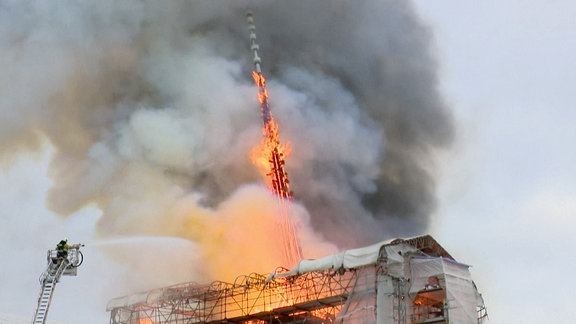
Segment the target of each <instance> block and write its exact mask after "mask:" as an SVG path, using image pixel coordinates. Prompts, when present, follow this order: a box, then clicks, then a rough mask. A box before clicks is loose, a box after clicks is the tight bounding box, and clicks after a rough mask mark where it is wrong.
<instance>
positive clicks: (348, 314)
mask: <svg viewBox="0 0 576 324" xmlns="http://www.w3.org/2000/svg"><path fill="white" fill-rule="evenodd" d="M376 294H377V289H376V267H375V266H373V267H370V266H366V267H362V268H360V269H358V272H357V275H356V281H355V282H354V287H353V288H352V291H351V292H350V294H349V295H348V298H347V299H346V303H345V304H344V306H343V307H342V309H341V310H340V313H338V316H337V317H336V323H376V313H377V310H376Z"/></svg>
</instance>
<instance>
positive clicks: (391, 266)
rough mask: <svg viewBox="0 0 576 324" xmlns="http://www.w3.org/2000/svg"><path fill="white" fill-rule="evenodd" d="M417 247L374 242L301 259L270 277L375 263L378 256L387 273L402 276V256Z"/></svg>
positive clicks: (351, 267) (344, 268) (345, 268)
mask: <svg viewBox="0 0 576 324" xmlns="http://www.w3.org/2000/svg"><path fill="white" fill-rule="evenodd" d="M415 251H417V249H416V248H415V247H413V246H410V245H408V244H393V245H391V244H390V241H384V242H380V243H376V244H373V245H370V246H367V247H363V248H358V249H351V250H346V251H344V252H340V253H338V254H333V255H329V256H326V257H323V258H320V259H315V260H302V261H300V262H299V263H298V265H297V266H296V267H294V268H293V269H291V270H290V271H288V272H284V273H281V274H273V275H272V277H271V278H281V277H289V276H296V275H299V274H302V273H306V272H312V271H324V270H338V269H343V270H348V269H353V268H359V267H362V266H365V265H370V264H376V263H377V262H378V258H379V257H382V258H385V259H386V262H387V263H388V273H389V274H390V275H391V276H394V277H404V275H405V274H404V266H403V265H404V257H403V255H404V254H406V253H408V252H415Z"/></svg>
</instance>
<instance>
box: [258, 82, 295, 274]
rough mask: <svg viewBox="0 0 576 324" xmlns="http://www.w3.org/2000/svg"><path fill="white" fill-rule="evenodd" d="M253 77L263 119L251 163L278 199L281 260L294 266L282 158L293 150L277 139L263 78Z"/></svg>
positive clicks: (288, 189)
mask: <svg viewBox="0 0 576 324" xmlns="http://www.w3.org/2000/svg"><path fill="white" fill-rule="evenodd" d="M252 77H253V78H254V82H255V83H256V85H257V86H258V97H257V98H258V102H259V103H260V113H261V116H262V121H263V128H262V135H263V138H262V141H260V143H259V144H258V145H257V146H256V147H254V148H253V149H252V150H251V152H250V159H251V160H252V163H253V164H254V165H255V166H256V167H257V168H259V169H260V170H261V171H262V172H263V175H264V176H265V178H266V180H267V185H268V187H269V188H270V189H271V190H272V191H273V192H274V193H275V194H276V196H277V197H278V198H279V201H278V205H279V214H280V218H279V220H278V229H279V232H280V235H281V237H282V240H283V242H284V254H283V259H284V260H283V261H284V264H285V265H286V266H294V265H296V263H298V262H299V261H300V260H301V259H302V252H301V249H300V245H299V243H298V239H297V238H296V233H295V228H294V224H293V223H292V220H291V219H290V215H289V214H290V213H289V210H288V205H287V204H286V203H285V200H286V199H290V198H292V191H291V190H290V185H289V183H290V181H289V180H288V173H286V170H285V169H284V164H285V159H286V157H288V155H290V153H291V151H292V149H291V146H290V144H289V143H287V144H282V143H281V142H280V134H279V131H278V123H276V121H275V120H274V117H273V116H272V112H271V111H270V106H269V103H268V99H269V98H268V90H267V89H266V78H264V76H263V75H262V73H259V72H256V71H253V72H252Z"/></svg>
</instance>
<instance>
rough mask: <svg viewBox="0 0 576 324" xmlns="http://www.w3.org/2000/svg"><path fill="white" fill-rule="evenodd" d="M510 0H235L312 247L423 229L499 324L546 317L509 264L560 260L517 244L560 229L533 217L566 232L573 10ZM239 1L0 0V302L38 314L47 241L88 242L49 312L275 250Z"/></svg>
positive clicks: (263, 267)
mask: <svg viewBox="0 0 576 324" xmlns="http://www.w3.org/2000/svg"><path fill="white" fill-rule="evenodd" d="M513 3H514V4H510V5H508V6H505V7H504V8H500V6H499V5H498V4H497V3H496V2H495V1H494V3H491V2H487V3H485V4H483V5H478V7H476V6H473V5H467V4H461V5H458V6H453V5H450V4H448V3H446V4H444V3H441V4H439V5H438V6H436V5H433V4H431V3H430V4H429V3H427V2H425V1H418V2H416V6H413V5H412V4H411V2H408V1H400V0H398V1H375V0H374V1H365V2H362V3H361V4H358V3H351V2H345V1H330V2H328V1H325V2H304V1H302V2H300V1H285V2H267V1H261V2H259V1H251V2H250V3H249V7H250V9H251V10H252V11H253V12H254V17H255V22H256V27H257V30H256V32H257V35H258V40H259V43H260V54H261V56H262V58H263V63H262V66H263V72H264V75H265V76H267V77H268V88H269V92H270V100H271V105H272V112H273V114H274V115H275V117H276V119H277V120H278V123H279V124H280V135H281V139H282V140H284V141H289V142H290V143H291V147H292V154H291V156H289V157H288V158H287V165H286V168H287V171H288V173H289V176H290V180H291V185H292V189H293V190H294V192H295V198H296V199H295V201H294V203H293V208H292V214H293V217H294V218H295V219H296V220H297V222H298V227H299V237H300V240H301V244H302V248H303V252H304V256H305V257H317V256H320V255H323V254H326V253H331V252H334V251H336V250H337V249H342V248H347V247H355V246H361V245H364V244H369V243H373V242H376V241H381V240H385V239H389V238H392V237H401V236H411V235H418V234H423V233H426V232H427V231H432V234H434V235H435V237H436V238H437V239H438V241H439V242H441V243H444V242H446V244H445V246H446V248H447V249H448V250H449V251H451V253H452V254H453V255H455V256H456V258H457V259H459V260H460V261H462V262H465V263H471V264H474V265H475V266H476V267H475V268H474V269H473V274H474V277H475V280H476V282H477V283H478V284H479V289H480V290H481V291H482V292H484V293H485V298H486V303H487V306H488V309H489V311H490V310H491V309H492V308H493V309H494V313H493V314H494V315H492V318H493V320H494V321H495V322H516V321H515V320H514V319H513V317H512V316H516V315H519V314H520V315H522V316H524V317H522V319H523V320H522V321H520V322H524V323H529V322H530V321H531V320H534V319H538V318H539V317H537V316H535V315H539V314H540V313H538V312H536V311H534V310H532V313H531V312H524V313H523V310H524V307H525V305H523V304H521V303H520V302H517V301H516V300H517V296H515V292H518V293H522V295H527V294H526V288H525V287H530V285H529V283H524V282H517V283H516V282H514V281H515V280H518V279H519V278H524V280H541V279H540V278H532V277H530V276H528V275H526V273H531V274H534V273H535V274H538V273H540V274H542V275H544V274H545V273H546V272H547V271H546V270H549V268H548V267H545V266H542V265H541V263H538V262H537V261H536V260H534V261H529V260H528V259H526V258H525V255H527V254H528V253H534V252H535V251H539V253H538V254H539V255H541V256H542V255H543V256H545V258H544V260H550V259H549V258H551V255H553V256H560V255H562V254H560V253H558V252H556V250H554V248H553V246H551V245H550V246H546V247H545V248H543V247H542V245H540V244H537V243H535V242H534V241H533V240H530V237H533V236H536V237H538V238H540V239H542V238H545V239H546V241H547V244H551V242H556V243H561V242H563V241H562V239H557V240H553V238H554V237H555V236H552V235H548V234H539V233H536V232H534V233H533V232H532V231H535V230H537V229H540V228H542V226H540V225H541V222H543V220H544V219H548V218H546V217H550V219H551V220H552V222H545V223H544V224H546V225H549V226H550V227H547V228H550V229H551V230H554V231H560V233H563V234H565V236H569V234H570V231H569V230H568V229H567V228H566V227H563V226H562V225H563V222H564V221H568V220H569V218H568V217H569V216H571V215H573V214H574V210H575V209H574V206H573V204H571V205H570V201H572V200H570V199H569V198H570V197H573V196H574V195H573V194H574V190H571V188H573V185H572V184H570V182H569V181H568V180H567V179H570V178H571V179H574V174H573V170H574V169H573V167H572V166H571V165H573V163H572V164H571V163H570V161H571V162H574V155H573V154H572V153H569V155H568V156H564V153H565V152H573V151H571V150H570V145H569V143H571V141H570V139H574V133H573V131H571V129H572V128H569V126H566V124H565V123H566V122H567V121H570V120H573V117H574V113H573V110H571V109H568V106H570V103H572V104H573V103H574V102H570V101H569V100H567V99H564V98H565V97H567V96H568V92H567V91H569V90H568V89H570V87H569V85H572V84H574V82H573V81H574V80H573V76H574V75H575V74H573V73H568V71H574V65H573V63H571V61H570V60H568V57H570V53H572V54H573V52H574V49H575V48H574V43H570V42H569V41H568V39H569V38H567V37H565V36H567V35H568V33H569V32H568V31H570V30H574V28H572V27H574V26H573V23H570V20H569V19H568V17H570V15H569V14H568V13H569V11H566V10H561V9H555V8H552V7H547V8H548V11H544V12H541V11H540V10H538V7H537V6H536V5H534V4H529V5H521V4H520V2H518V4H516V3H515V2H513ZM246 8H247V2H242V1H240V2H238V1H235V2H218V3H215V2H212V1H202V2H200V1H194V2H192V1H172V2H162V3H159V2H153V1H123V2H120V3H118V2H114V1H98V2H96V1H93V2H91V3H87V2H85V1H74V2H70V1H68V2H64V1H62V2H47V1H46V2H42V1H39V2H34V3H22V2H19V1H0V67H1V70H2V71H3V73H2V74H1V75H0V111H1V113H2V118H1V120H0V123H1V127H0V166H1V168H2V174H1V177H0V183H1V187H0V188H2V189H1V190H2V195H1V196H0V207H1V209H0V216H1V217H0V234H1V236H0V239H1V240H2V245H1V247H0V251H1V254H0V256H1V257H2V258H3V259H4V260H11V261H10V262H2V263H1V264H2V265H3V266H2V267H0V301H1V302H0V305H2V306H0V313H12V314H21V315H24V316H26V315H27V314H30V316H31V314H32V312H33V309H34V306H35V302H36V298H37V294H38V289H39V284H38V283H37V278H38V276H39V275H40V272H41V271H42V270H43V268H44V266H45V259H44V258H45V251H46V250H47V249H48V248H51V247H52V246H53V245H55V244H56V243H57V241H58V240H59V239H61V238H62V237H64V236H67V237H68V238H69V239H70V240H71V241H73V242H82V243H85V244H86V247H85V249H84V254H85V255H86V261H85V264H84V265H83V266H82V267H81V268H80V269H79V276H78V277H76V278H64V279H63V280H62V283H61V284H60V285H59V286H58V287H57V290H56V296H55V299H54V303H53V306H52V309H51V313H50V315H51V316H50V318H53V319H54V320H56V321H60V322H64V323H102V322H106V321H107V318H108V314H106V313H105V312H104V309H105V304H106V302H107V300H108V299H110V298H111V297H116V296H119V295H122V294H127V293H130V292H134V291H137V290H143V289H149V288H153V287H158V286H163V285H168V284H173V283H177V282H182V281H190V280H196V281H200V282H205V281H209V280H213V279H227V280H230V279H233V277H234V275H238V274H243V273H249V272H253V271H257V272H267V271H272V270H273V268H274V267H275V266H277V265H279V264H277V263H275V261H276V260H275V259H274V257H273V255H274V254H275V251H277V249H279V246H278V243H277V242H276V241H275V234H274V223H275V220H274V213H275V210H276V209H275V208H276V203H275V199H274V197H272V195H271V194H270V193H269V192H268V191H267V190H266V189H265V188H264V187H263V183H264V181H263V179H262V176H261V175H260V174H259V173H258V171H257V170H256V168H255V167H253V166H252V165H251V163H250V161H249V157H248V155H249V151H250V149H251V148H252V147H254V146H256V145H257V144H258V142H259V140H260V137H261V133H260V128H261V121H260V116H259V111H258V103H257V101H256V93H257V89H256V88H255V86H254V85H253V84H252V80H251V77H250V69H251V67H252V63H251V55H250V50H249V39H248V32H247V26H246V22H245V16H244V13H245V10H246ZM457 8H459V9H460V10H456V9H457ZM571 9H573V8H571ZM494 13H498V14H497V15H495V16H494ZM546 13H548V15H546ZM543 14H544V15H543ZM558 15H559V16H561V17H564V19H559V20H558V19H556V18H557V16H558ZM531 17H538V18H539V19H540V20H539V22H540V24H536V25H533V24H532V22H533V21H534V19H531ZM537 21H538V20H537ZM494 24H496V25H494ZM562 32H564V33H562ZM533 37H534V38H533ZM569 40H570V41H572V42H573V40H572V39H569ZM555 46H560V47H559V48H558V49H557V50H554V47H555ZM553 54H557V55H554V56H553V57H551V55H553ZM555 64H558V65H559V66H556V65H555ZM562 64H564V65H562ZM570 78H572V79H570ZM551 84H556V87H553V86H551ZM572 106H573V105H572ZM570 117H572V118H570ZM570 127H571V126H570ZM551 143H552V144H551ZM527 161H531V163H528V162H527ZM560 170H565V171H564V172H562V171H560ZM542 214H546V215H553V216H546V217H544V216H542ZM527 224H528V225H527ZM550 224H551V225H550ZM547 228H546V229H547ZM517 229H521V231H520V232H519V231H517ZM572 234H573V233H572ZM510 237H515V238H516V240H513V241H511V240H510ZM528 243H529V244H528ZM525 247H526V251H525V250H524V248H525ZM509 255H512V256H509ZM572 255H573V254H572ZM535 259H537V258H535ZM572 261H574V260H573V257H572ZM531 262H535V264H532V263H531ZM6 264H7V265H6ZM503 264H504V265H508V266H504V265H503ZM533 266H534V267H533ZM527 268H531V269H536V270H537V271H536V270H531V271H527V270H526V269H527ZM514 269H516V270H518V271H520V269H522V271H523V272H522V276H524V277H522V276H518V275H515V274H513V273H512V272H511V270H514ZM500 271H502V272H504V273H499V272H500ZM565 274H566V275H568V273H567V272H565ZM495 282H497V283H498V284H497V285H496V284H495ZM541 282H542V283H540V282H539V283H538V285H535V286H536V287H543V288H544V287H547V286H545V285H544V284H543V281H541ZM510 287H516V290H515V289H509V288H510ZM519 287H523V288H519ZM532 287H534V286H532ZM560 287H561V286H560ZM562 291H564V290H562ZM524 297H525V296H524ZM512 300H514V301H515V302H511V301H512ZM502 305H507V306H502ZM530 305H531V307H532V308H534V307H535V306H534V305H535V304H534V301H532V302H531V304H530ZM558 305H562V304H561V303H556V304H555V305H553V306H550V307H555V308H554V310H555V312H556V313H558V314H562V313H563V312H564V313H566V312H569V309H568V308H563V306H558ZM532 308H531V309H532ZM535 312H536V313H537V314H535ZM527 314H528V315H527ZM535 322H538V321H535ZM539 322H546V321H545V320H544V318H543V317H541V318H540V320H539ZM557 322H561V321H557Z"/></svg>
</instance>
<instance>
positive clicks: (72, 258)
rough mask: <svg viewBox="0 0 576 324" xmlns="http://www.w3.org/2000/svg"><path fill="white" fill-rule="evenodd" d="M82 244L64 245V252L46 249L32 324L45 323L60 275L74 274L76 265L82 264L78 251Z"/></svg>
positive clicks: (81, 257)
mask: <svg viewBox="0 0 576 324" xmlns="http://www.w3.org/2000/svg"><path fill="white" fill-rule="evenodd" d="M82 246H84V244H73V245H66V252H65V253H62V251H59V250H48V255H47V258H46V259H47V266H46V270H45V271H44V272H42V275H40V285H41V289H40V296H39V297H38V305H37V306H36V313H35V314H34V321H33V322H32V323H33V324H44V323H46V316H47V315H48V308H49V307H50V302H51V301H52V295H53V294H54V288H55V286H56V283H58V282H59V281H60V278H61V277H62V276H76V274H77V272H78V267H79V266H80V265H82V262H83V260H84V256H83V255H82V252H80V247H82Z"/></svg>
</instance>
